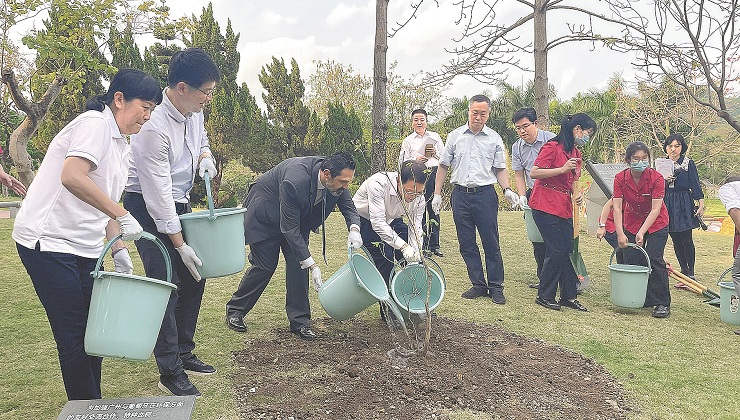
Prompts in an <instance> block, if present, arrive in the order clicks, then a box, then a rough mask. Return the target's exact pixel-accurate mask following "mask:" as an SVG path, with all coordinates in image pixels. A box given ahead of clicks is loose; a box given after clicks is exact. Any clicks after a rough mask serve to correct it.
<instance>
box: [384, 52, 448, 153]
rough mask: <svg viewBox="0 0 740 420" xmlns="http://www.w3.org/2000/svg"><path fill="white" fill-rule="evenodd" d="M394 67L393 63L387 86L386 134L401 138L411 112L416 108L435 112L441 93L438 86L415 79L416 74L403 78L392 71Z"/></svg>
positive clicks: (405, 133)
mask: <svg viewBox="0 0 740 420" xmlns="http://www.w3.org/2000/svg"><path fill="white" fill-rule="evenodd" d="M395 69H396V63H393V64H392V65H391V68H390V71H389V76H388V87H387V91H388V95H387V96H388V97H387V101H388V104H387V106H386V112H387V119H388V123H387V125H388V136H389V138H403V137H405V136H406V135H407V134H408V132H409V121H411V112H413V110H414V109H417V108H424V109H425V110H426V111H427V112H428V113H430V114H432V115H433V114H435V111H438V110H439V109H440V108H441V106H440V103H441V101H442V94H441V92H440V89H439V87H437V86H432V85H425V84H421V83H419V82H418V81H417V80H415V79H416V78H417V77H416V76H412V77H411V78H409V79H403V78H402V77H400V76H398V75H396V74H395V73H394V71H395Z"/></svg>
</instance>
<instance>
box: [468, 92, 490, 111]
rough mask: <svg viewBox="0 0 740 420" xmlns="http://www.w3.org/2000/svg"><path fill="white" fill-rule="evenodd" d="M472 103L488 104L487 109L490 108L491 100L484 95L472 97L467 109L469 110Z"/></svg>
mask: <svg viewBox="0 0 740 420" xmlns="http://www.w3.org/2000/svg"><path fill="white" fill-rule="evenodd" d="M473 102H485V103H487V104H488V108H490V107H491V98H489V97H488V96H486V95H473V97H472V98H470V102H469V104H468V108H470V105H473Z"/></svg>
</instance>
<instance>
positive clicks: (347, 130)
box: [319, 103, 370, 179]
mask: <svg viewBox="0 0 740 420" xmlns="http://www.w3.org/2000/svg"><path fill="white" fill-rule="evenodd" d="M320 139H321V144H320V146H319V151H320V152H321V154H323V155H330V154H332V153H334V152H339V151H345V152H350V153H351V154H352V157H353V158H354V160H355V163H356V164H357V168H356V170H355V172H356V175H355V176H356V177H357V178H360V179H362V178H365V177H366V176H367V175H368V174H369V170H370V162H369V159H368V158H367V155H366V147H365V145H364V144H363V143H362V123H361V122H360V117H359V116H358V115H357V113H356V112H355V110H354V109H350V111H349V112H347V111H346V110H345V109H344V107H343V106H342V105H341V104H333V103H329V113H328V116H327V118H326V122H324V129H323V130H322V131H321V136H320Z"/></svg>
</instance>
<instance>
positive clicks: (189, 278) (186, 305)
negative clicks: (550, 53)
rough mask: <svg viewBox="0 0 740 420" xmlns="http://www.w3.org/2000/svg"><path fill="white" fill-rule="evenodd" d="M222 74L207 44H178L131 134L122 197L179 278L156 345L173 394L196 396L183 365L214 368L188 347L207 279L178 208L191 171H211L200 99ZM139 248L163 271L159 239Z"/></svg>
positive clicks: (147, 267)
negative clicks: (147, 116) (143, 120)
mask: <svg viewBox="0 0 740 420" xmlns="http://www.w3.org/2000/svg"><path fill="white" fill-rule="evenodd" d="M219 77H220V76H219V70H218V67H216V65H215V64H214V63H213V60H212V59H211V57H210V56H209V55H208V54H207V53H206V52H205V51H203V50H201V49H199V48H187V49H185V50H183V51H178V52H176V53H175V54H174V55H173V56H172V59H171V60H170V64H169V73H168V75H167V85H168V86H167V87H166V88H165V89H164V92H163V95H164V99H163V100H162V105H161V106H158V107H157V109H156V110H154V112H152V119H151V120H150V121H149V122H148V123H147V124H145V125H144V127H142V129H141V132H140V133H139V134H138V135H136V136H134V137H133V138H132V139H131V149H132V151H133V157H134V161H133V164H132V166H131V169H130V170H129V178H128V184H127V185H126V195H125V196H124V199H123V205H124V207H126V208H127V209H128V210H129V211H130V212H131V214H133V215H134V217H136V220H138V221H139V222H140V223H141V225H142V226H144V230H145V231H147V232H149V233H151V234H152V235H155V236H156V237H157V238H159V239H160V240H161V241H162V242H163V243H164V245H165V248H167V253H168V254H169V257H170V260H171V261H172V283H174V284H176V285H177V290H176V291H173V292H172V293H171V295H170V300H169V302H168V304H167V309H166V310H165V314H164V320H163V321H162V327H161V328H160V330H159V336H158V337H157V343H156V345H155V346H154V358H155V359H156V361H157V367H158V369H159V383H158V387H159V389H161V390H162V391H164V392H167V393H170V394H172V395H180V396H182V395H195V396H196V397H197V396H200V391H199V390H198V388H196V387H195V385H193V383H192V382H191V381H190V378H189V377H188V373H189V374H191V375H212V374H214V373H216V369H215V368H214V367H213V366H211V365H210V364H208V363H205V362H203V361H202V360H200V358H198V356H196V355H195V354H194V353H193V350H194V349H195V339H194V337H195V329H196V325H197V323H198V314H199V313H200V305H201V301H202V299H203V291H204V290H205V287H206V281H205V279H202V278H201V277H200V274H198V269H197V267H198V266H200V265H202V263H201V261H200V258H198V256H197V255H196V254H195V251H193V248H191V247H190V245H188V244H187V243H185V239H184V238H183V235H182V225H181V224H180V218H179V215H181V214H185V213H190V212H191V211H192V209H191V208H190V192H191V191H192V189H193V185H194V183H195V175H196V173H199V174H200V176H201V177H202V176H204V175H205V171H208V172H209V173H210V174H211V176H216V166H215V164H214V160H213V154H212V153H211V149H210V146H209V142H208V135H207V133H206V129H205V125H204V119H203V107H204V106H205V105H207V104H209V103H210V102H211V101H212V100H213V92H215V90H216V82H218V80H219ZM136 249H137V250H138V251H139V255H141V260H142V261H143V262H144V271H145V272H146V275H147V277H151V278H155V279H160V280H163V279H166V278H167V277H166V276H167V265H166V263H165V260H164V257H163V256H162V252H161V251H160V250H159V247H157V245H156V244H154V243H153V242H151V241H147V240H139V241H136Z"/></svg>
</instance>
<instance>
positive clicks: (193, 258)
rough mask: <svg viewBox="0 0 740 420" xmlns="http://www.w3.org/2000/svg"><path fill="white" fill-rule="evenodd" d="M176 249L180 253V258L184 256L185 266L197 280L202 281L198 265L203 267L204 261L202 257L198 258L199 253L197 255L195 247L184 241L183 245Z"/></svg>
mask: <svg viewBox="0 0 740 420" xmlns="http://www.w3.org/2000/svg"><path fill="white" fill-rule="evenodd" d="M175 249H176V250H177V252H178V253H179V254H180V258H182V263H183V264H185V267H187V268H188V271H190V274H191V275H192V276H193V278H194V279H195V280H196V281H200V280H201V277H200V273H198V268H197V267H202V266H203V262H202V261H201V260H200V258H198V256H197V255H195V251H194V250H193V248H191V247H190V245H188V244H186V243H185V242H183V243H182V245H180V246H179V247H177V248H175Z"/></svg>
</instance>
